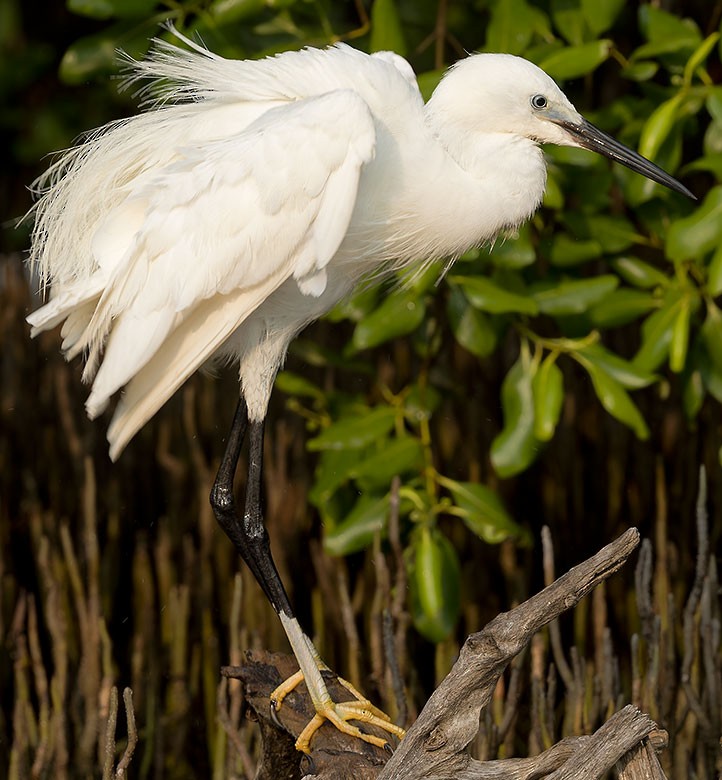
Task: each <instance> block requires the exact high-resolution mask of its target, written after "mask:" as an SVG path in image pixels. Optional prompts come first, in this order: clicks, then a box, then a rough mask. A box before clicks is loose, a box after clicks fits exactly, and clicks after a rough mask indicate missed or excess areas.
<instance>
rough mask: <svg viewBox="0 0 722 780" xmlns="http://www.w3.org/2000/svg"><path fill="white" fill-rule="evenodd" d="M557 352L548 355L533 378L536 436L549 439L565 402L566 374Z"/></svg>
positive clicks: (540, 438)
mask: <svg viewBox="0 0 722 780" xmlns="http://www.w3.org/2000/svg"><path fill="white" fill-rule="evenodd" d="M556 358H557V356H556V354H554V353H551V354H550V355H547V357H546V358H545V359H544V361H543V362H542V364H541V365H540V366H539V368H538V370H537V372H536V373H535V374H534V378H533V380H532V392H533V395H534V436H535V437H536V438H537V439H539V441H549V440H550V439H551V438H552V436H554V431H555V430H556V427H557V423H558V422H559V416H560V414H561V411H562V406H563V404H564V376H563V375H562V372H561V369H560V368H559V366H558V365H557V363H556Z"/></svg>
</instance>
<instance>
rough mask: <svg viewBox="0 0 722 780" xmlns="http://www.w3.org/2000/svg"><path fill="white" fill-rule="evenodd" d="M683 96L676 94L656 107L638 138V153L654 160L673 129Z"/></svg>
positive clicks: (680, 93) (679, 93)
mask: <svg viewBox="0 0 722 780" xmlns="http://www.w3.org/2000/svg"><path fill="white" fill-rule="evenodd" d="M683 97H684V95H683V93H682V92H678V93H677V94H676V95H674V97H672V98H670V99H669V100H666V101H665V102H664V103H662V104H661V105H660V106H658V107H657V108H656V109H655V110H654V111H653V112H652V114H651V116H650V117H649V119H647V121H646V122H645V123H644V127H643V128H642V134H641V136H640V138H639V153H640V154H641V155H642V156H643V157H647V158H649V159H650V160H654V159H655V157H656V156H657V153H658V152H659V150H660V149H661V148H662V144H663V143H664V142H665V141H666V140H667V137H668V136H669V134H670V132H671V131H672V128H673V127H674V123H675V120H676V119H677V113H678V111H679V107H680V104H681V102H682V99H683Z"/></svg>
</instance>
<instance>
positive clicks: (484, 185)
mask: <svg viewBox="0 0 722 780" xmlns="http://www.w3.org/2000/svg"><path fill="white" fill-rule="evenodd" d="M440 120H441V118H440V117H439V115H438V114H435V113H434V112H430V114H429V116H428V127H429V129H430V131H431V132H432V134H433V136H434V138H435V141H436V143H437V144H438V145H439V146H440V147H441V148H442V150H443V152H442V153H443V155H444V156H445V157H446V159H447V163H451V164H450V165H449V164H447V165H445V166H444V169H445V170H446V171H447V173H448V171H449V170H453V169H455V176H454V179H455V182H454V184H455V191H456V196H457V197H454V198H453V200H450V201H448V202H447V206H445V207H444V208H447V207H448V209H449V210H452V211H453V216H454V222H455V223H457V224H463V223H464V222H467V224H466V226H465V229H466V231H467V235H469V234H472V233H474V230H473V229H472V224H474V225H475V226H476V233H475V236H474V243H481V242H484V241H489V240H492V239H494V238H495V237H496V235H497V234H498V233H499V232H500V231H502V230H505V229H509V228H515V227H518V226H519V225H520V224H522V223H523V222H525V221H526V220H527V219H529V217H530V216H531V215H532V214H533V213H534V212H535V211H536V209H537V208H538V207H539V205H540V203H541V200H542V197H543V195H544V188H545V186H546V165H545V162H544V156H543V154H542V151H541V149H540V148H539V146H538V144H537V143H535V142H534V141H532V140H530V139H528V138H526V137H524V136H521V135H516V134H514V133H501V132H478V131H477V132H470V131H469V130H468V129H467V128H465V127H463V126H462V125H458V124H455V123H454V122H443V121H440ZM449 158H450V159H449ZM449 184H451V182H449ZM448 191H450V190H447V192H448Z"/></svg>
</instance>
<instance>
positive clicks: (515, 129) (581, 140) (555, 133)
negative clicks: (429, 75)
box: [429, 54, 694, 198]
mask: <svg viewBox="0 0 722 780" xmlns="http://www.w3.org/2000/svg"><path fill="white" fill-rule="evenodd" d="M429 109H430V111H431V114H432V115H436V117H437V118H438V119H441V116H442V115H446V116H445V119H446V120H447V121H448V119H449V118H453V121H454V122H455V123H458V124H460V126H461V127H463V130H464V131H465V132H468V133H479V132H481V133H513V134H515V135H519V136H523V137H525V138H529V139H531V140H532V141H535V142H537V143H541V144H546V143H551V144H557V145H559V146H576V147H580V148H582V149H589V150H591V151H593V152H597V153H598V154H601V155H604V156H605V157H608V158H609V159H611V160H614V161H615V162H618V163H621V164H622V165H625V166H626V167H627V168H630V169H631V170H633V171H636V172H637V173H641V174H642V175H643V176H646V177H647V178H648V179H651V180H652V181H655V182H657V183H658V184H663V185H664V186H665V187H669V188H670V189H672V190H675V191H676V192H681V193H682V194H684V195H687V196H688V197H691V198H694V195H693V194H692V193H691V192H690V191H689V190H688V189H687V188H686V187H685V186H684V185H683V184H681V183H680V182H678V181H677V180H676V179H675V178H673V177H672V176H670V175H669V174H668V173H666V172H665V171H663V170H662V169H661V168H659V167H658V166H657V165H655V164H654V163H652V162H651V161H649V160H647V159H646V158H645V157H642V156H641V155H640V154H638V153H637V152H635V151H633V150H632V149H629V148H628V147H626V146H624V144H621V143H619V141H617V140H615V139H614V138H612V137H611V136H609V135H607V134H606V133H604V132H603V131H601V130H600V129H599V128H597V127H595V126H594V125H593V124H591V123H590V122H588V121H587V120H586V119H584V117H583V116H582V115H581V114H580V113H579V112H578V111H577V110H576V109H575V108H574V106H573V105H572V104H571V102H570V101H569V99H568V98H567V97H566V95H565V94H564V93H563V92H562V91H561V90H560V89H559V87H558V86H557V85H556V83H555V82H554V80H553V79H552V78H550V77H549V76H548V75H547V74H546V73H545V72H544V71H543V70H541V68H538V67H537V66H536V65H534V64H533V63H531V62H529V61H527V60H525V59H523V58H521V57H516V56H514V55H512V54H474V55H472V56H470V57H467V58H466V59H464V60H460V61H459V62H457V63H456V64H455V65H454V66H453V67H452V68H451V69H450V70H449V71H448V72H447V74H446V75H445V76H444V78H443V79H442V81H441V83H440V84H439V86H438V87H437V89H436V91H435V92H434V95H433V96H432V98H431V100H430V101H429Z"/></svg>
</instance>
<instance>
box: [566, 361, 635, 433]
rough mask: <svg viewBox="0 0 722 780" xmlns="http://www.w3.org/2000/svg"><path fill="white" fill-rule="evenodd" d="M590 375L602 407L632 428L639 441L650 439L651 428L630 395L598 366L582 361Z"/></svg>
mask: <svg viewBox="0 0 722 780" xmlns="http://www.w3.org/2000/svg"><path fill="white" fill-rule="evenodd" d="M580 362H581V363H582V365H583V366H584V368H586V370H587V373H588V374H589V376H590V378H591V380H592V385H593V386H594V392H595V393H596V394H597V398H599V400H600V401H601V403H602V406H603V407H604V408H605V409H606V410H607V412H609V414H611V415H612V417H615V418H616V419H617V420H619V421H620V422H622V423H624V424H625V425H626V426H627V427H629V428H631V429H632V430H633V431H634V433H635V434H636V435H637V438H639V439H647V438H649V428H648V427H647V423H646V422H645V421H644V417H642V413H641V412H640V411H639V409H638V408H637V407H636V406H635V404H634V402H633V401H632V399H631V398H630V397H629V393H627V391H626V390H625V389H624V388H623V387H622V385H621V384H619V382H617V381H616V380H615V379H613V378H612V377H611V376H610V375H609V374H607V372H606V371H603V370H602V369H601V368H600V367H599V366H598V365H595V364H594V363H591V362H587V361H580Z"/></svg>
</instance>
